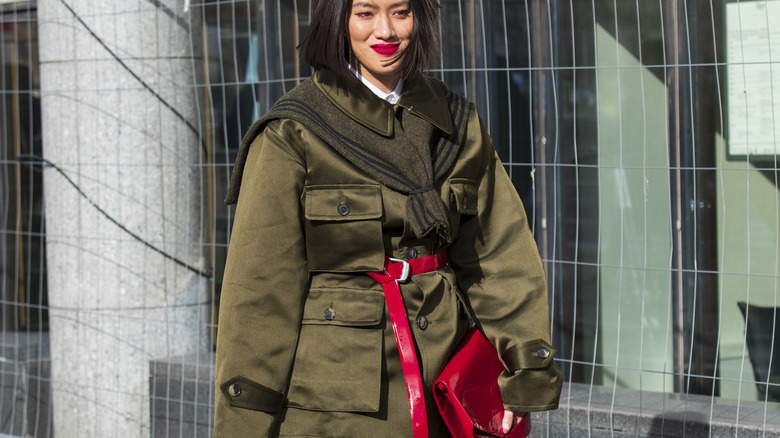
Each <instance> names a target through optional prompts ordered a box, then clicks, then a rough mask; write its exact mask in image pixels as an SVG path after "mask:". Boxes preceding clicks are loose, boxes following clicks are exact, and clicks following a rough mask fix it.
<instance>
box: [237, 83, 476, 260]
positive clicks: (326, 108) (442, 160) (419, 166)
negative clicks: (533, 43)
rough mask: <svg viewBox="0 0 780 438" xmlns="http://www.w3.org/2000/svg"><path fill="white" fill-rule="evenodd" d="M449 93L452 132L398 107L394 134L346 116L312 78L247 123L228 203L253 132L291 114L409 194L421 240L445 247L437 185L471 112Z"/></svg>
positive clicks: (447, 233)
mask: <svg viewBox="0 0 780 438" xmlns="http://www.w3.org/2000/svg"><path fill="white" fill-rule="evenodd" d="M419 80H425V79H424V78H420V79H419ZM346 86H362V85H360V84H354V85H353V84H348V85H346ZM431 86H433V85H431ZM446 97H447V102H448V105H449V111H450V114H451V117H452V126H453V127H454V128H453V132H452V134H451V135H446V134H445V133H443V132H441V131H440V130H439V129H438V128H436V127H434V126H433V125H432V124H430V123H429V122H427V121H425V120H423V119H422V118H420V117H417V116H416V115H414V114H412V113H410V112H409V111H402V110H401V109H400V107H399V109H398V110H397V112H396V117H395V126H394V132H393V135H392V136H390V137H385V136H382V135H380V134H378V133H376V132H374V131H372V130H370V129H367V128H366V127H364V126H363V125H361V124H360V123H358V122H357V121H355V120H353V119H352V118H351V117H345V114H344V113H343V112H342V111H341V110H340V109H338V107H337V106H336V105H334V104H333V103H332V102H331V101H330V99H328V97H327V96H326V95H325V94H323V92H322V91H321V90H320V89H319V88H318V87H317V85H316V84H314V82H313V81H312V80H311V79H308V80H306V81H304V82H303V83H301V84H300V85H299V86H297V87H296V88H294V89H293V90H292V91H290V92H289V93H287V94H286V95H284V96H283V97H282V98H281V99H280V100H279V101H277V102H276V104H275V105H274V106H273V108H272V109H271V111H270V112H269V113H268V114H266V115H265V116H263V117H262V118H261V119H260V120H258V121H257V122H255V123H254V125H252V127H250V128H249V131H248V132H247V134H246V135H245V136H244V139H243V140H242V142H241V145H240V146H239V150H238V155H237V157H236V164H235V168H234V170H233V174H232V176H231V181H230V188H229V189H228V193H227V196H226V197H225V203H226V204H233V203H235V202H236V201H237V200H238V192H239V190H240V188H241V177H242V174H243V169H244V163H245V162H246V157H247V153H248V150H249V145H250V144H251V143H252V141H253V140H254V139H255V137H256V136H257V135H258V134H259V133H260V132H261V131H262V129H263V128H264V127H265V125H266V124H267V123H268V122H270V121H271V120H275V119H292V120H295V121H297V122H299V123H301V124H303V125H304V126H305V127H307V128H308V129H310V130H311V131H312V132H314V133H315V134H316V135H317V136H319V137H320V138H321V139H323V140H324V141H325V142H326V143H328V145H330V146H331V147H332V148H333V149H334V150H336V151H337V152H338V153H339V154H341V155H342V156H343V157H344V158H346V159H347V160H349V161H350V162H351V163H352V164H354V165H355V166H357V167H358V168H360V169H361V170H363V171H364V172H365V173H366V174H368V175H369V176H371V177H372V178H374V179H376V180H377V181H379V182H380V183H382V184H384V185H386V186H387V187H390V188H392V189H394V190H396V191H398V192H401V193H404V194H406V195H408V200H407V203H406V217H407V220H408V221H409V226H410V227H411V230H412V231H413V232H414V234H415V236H416V237H417V238H419V239H425V238H431V239H432V240H433V246H434V250H439V249H442V248H444V247H446V246H448V245H449V244H450V243H451V242H452V235H451V230H450V224H449V219H448V214H447V209H446V207H445V205H444V203H443V201H442V199H441V197H440V196H439V194H438V193H437V192H436V190H434V188H433V185H434V181H436V180H437V179H438V178H439V177H440V176H442V175H443V174H444V173H445V172H446V171H447V170H448V169H449V168H450V166H451V165H452V163H453V162H454V161H455V157H456V156H457V153H458V149H459V146H460V140H461V139H462V138H463V135H464V134H465V131H466V119H467V115H468V102H467V101H466V99H465V98H463V97H462V96H459V95H457V94H456V93H453V92H452V91H450V90H449V89H447V96H446ZM380 103H381V102H380ZM443 110H444V109H443Z"/></svg>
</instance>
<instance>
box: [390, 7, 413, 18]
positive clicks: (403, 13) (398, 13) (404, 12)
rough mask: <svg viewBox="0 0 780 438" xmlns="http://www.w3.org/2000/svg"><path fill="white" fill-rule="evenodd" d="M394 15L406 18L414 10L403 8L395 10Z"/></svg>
mask: <svg viewBox="0 0 780 438" xmlns="http://www.w3.org/2000/svg"><path fill="white" fill-rule="evenodd" d="M393 15H395V16H396V17H398V18H406V17H408V16H409V15H412V11H411V10H409V9H402V10H400V11H395V12H394V13H393Z"/></svg>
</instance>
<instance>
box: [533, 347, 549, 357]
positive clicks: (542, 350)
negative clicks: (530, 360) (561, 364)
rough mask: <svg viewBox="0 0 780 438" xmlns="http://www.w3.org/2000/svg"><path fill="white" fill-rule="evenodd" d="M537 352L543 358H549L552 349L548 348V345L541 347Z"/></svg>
mask: <svg viewBox="0 0 780 438" xmlns="http://www.w3.org/2000/svg"><path fill="white" fill-rule="evenodd" d="M536 353H537V354H538V355H539V357H541V358H542V359H547V358H548V357H550V350H548V349H547V348H546V347H542V348H540V349H539V351H537V352H536Z"/></svg>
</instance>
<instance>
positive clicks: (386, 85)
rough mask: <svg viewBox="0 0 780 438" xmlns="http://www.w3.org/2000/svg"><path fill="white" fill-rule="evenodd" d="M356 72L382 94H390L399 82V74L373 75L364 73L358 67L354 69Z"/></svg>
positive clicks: (364, 71)
mask: <svg viewBox="0 0 780 438" xmlns="http://www.w3.org/2000/svg"><path fill="white" fill-rule="evenodd" d="M356 71H357V72H358V73H360V75H361V76H363V78H364V79H366V80H367V81H368V82H371V84H372V85H374V86H375V87H377V88H379V89H380V90H382V92H384V93H391V92H392V91H393V90H395V87H397V86H398V81H400V80H401V74H400V73H399V74H394V75H382V76H379V75H373V74H371V72H368V71H366V70H365V69H362V68H360V67H357V68H356Z"/></svg>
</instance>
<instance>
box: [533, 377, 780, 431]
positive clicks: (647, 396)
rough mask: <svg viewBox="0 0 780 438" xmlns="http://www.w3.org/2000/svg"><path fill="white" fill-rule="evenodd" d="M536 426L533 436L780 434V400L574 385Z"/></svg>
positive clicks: (535, 417)
mask: <svg viewBox="0 0 780 438" xmlns="http://www.w3.org/2000/svg"><path fill="white" fill-rule="evenodd" d="M738 407H739V408H738ZM738 409H739V410H738ZM710 418H712V421H710ZM737 420H738V421H737ZM532 424H533V433H532V435H531V436H532V437H560V436H568V437H591V438H600V437H629V436H631V437H652V438H655V437H665V438H676V437H686V438H691V437H710V436H716V437H725V436H739V437H761V438H780V404H778V403H771V402H770V403H760V402H752V401H742V402H739V403H738V402H737V400H731V399H724V398H719V397H714V398H713V397H708V396H702V395H685V394H669V393H661V392H651V391H638V390H631V389H617V390H615V391H614V394H613V390H612V389H611V388H607V387H603V386H594V387H593V389H592V390H591V387H590V385H586V384H578V383H572V384H565V385H564V387H563V392H562V394H561V402H560V407H559V409H558V410H557V411H551V412H543V413H535V414H533V417H532Z"/></svg>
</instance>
